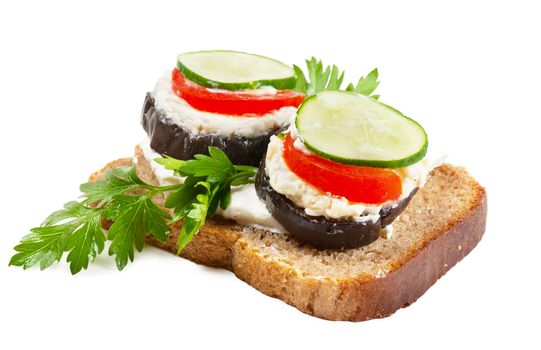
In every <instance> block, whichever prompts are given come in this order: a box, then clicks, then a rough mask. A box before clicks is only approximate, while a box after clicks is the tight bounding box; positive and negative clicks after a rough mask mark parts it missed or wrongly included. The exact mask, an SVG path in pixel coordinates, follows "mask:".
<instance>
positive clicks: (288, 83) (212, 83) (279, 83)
mask: <svg viewBox="0 0 541 350" xmlns="http://www.w3.org/2000/svg"><path fill="white" fill-rule="evenodd" d="M209 52H236V53H243V54H247V55H251V56H258V57H263V58H265V59H270V60H273V61H276V62H278V63H280V64H283V65H285V66H287V65H286V64H285V63H283V62H280V61H278V60H275V59H272V58H269V57H265V56H261V55H255V54H251V53H246V52H241V51H231V50H212V51H209ZM177 68H178V70H179V71H180V72H181V73H182V75H184V76H185V77H186V78H187V79H188V80H191V81H193V82H194V83H197V84H199V85H201V86H205V87H208V88H212V89H224V90H250V89H258V88H260V87H263V86H272V87H273V88H275V89H276V90H286V89H293V88H294V87H295V85H296V82H297V78H296V76H295V73H294V71H293V68H292V69H291V71H292V73H293V74H292V75H291V76H290V77H287V78H282V79H265V80H255V81H249V82H242V83H225V82H220V81H216V80H212V79H207V78H205V77H203V76H201V75H199V74H197V73H195V72H193V71H192V70H190V69H189V68H188V67H186V66H184V65H183V64H182V63H181V62H179V61H178V60H177Z"/></svg>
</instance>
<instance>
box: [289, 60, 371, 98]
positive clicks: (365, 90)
mask: <svg viewBox="0 0 541 350" xmlns="http://www.w3.org/2000/svg"><path fill="white" fill-rule="evenodd" d="M305 62H306V68H307V71H308V79H307V78H306V75H305V74H304V72H303V71H302V69H301V68H300V67H299V66H296V65H293V69H294V71H295V75H296V76H297V82H296V86H295V90H296V91H299V92H302V93H303V94H305V95H306V96H308V97H310V96H313V95H315V94H317V93H318V92H321V91H323V90H340V87H341V86H342V82H343V81H344V75H345V71H342V72H340V69H339V68H338V67H337V66H336V65H334V64H333V65H332V66H325V65H324V64H323V61H322V60H318V59H317V58H315V57H312V58H311V59H309V60H306V61H305ZM379 83H380V82H379V81H378V69H377V68H374V69H373V70H372V71H371V72H370V73H368V74H367V75H366V77H361V78H360V79H359V80H358V81H357V84H355V85H354V84H353V83H350V84H348V85H347V87H346V89H345V90H346V91H352V92H357V93H360V94H363V95H366V96H370V97H372V98H375V99H378V98H379V95H372V93H373V92H374V90H376V88H377V87H378V85H379Z"/></svg>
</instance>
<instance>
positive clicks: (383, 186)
mask: <svg viewBox="0 0 541 350" xmlns="http://www.w3.org/2000/svg"><path fill="white" fill-rule="evenodd" d="M283 157H284V161H285V162H286V164H287V166H288V168H289V169H290V170H291V171H292V172H294V173H295V174H296V175H297V176H299V177H300V178H301V179H303V180H304V181H306V182H308V183H309V184H311V185H313V186H314V187H316V188H317V189H319V190H321V191H323V192H328V193H330V194H332V195H335V196H341V197H345V198H347V199H348V200H349V201H351V202H358V203H365V204H383V203H385V202H387V201H394V200H397V199H398V198H399V197H400V194H402V180H401V178H400V176H399V175H398V174H397V173H395V172H394V171H393V170H391V169H383V168H370V167H363V166H354V165H344V164H339V163H335V162H333V161H331V160H328V159H325V158H321V157H319V156H316V155H313V154H306V153H304V152H303V151H301V150H299V149H298V148H296V147H294V146H293V139H292V138H291V136H290V135H287V136H286V137H285V139H284V151H283Z"/></svg>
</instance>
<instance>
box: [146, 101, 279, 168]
mask: <svg viewBox="0 0 541 350" xmlns="http://www.w3.org/2000/svg"><path fill="white" fill-rule="evenodd" d="M141 124H142V125H143V129H145V131H146V132H147V134H148V136H149V138H150V147H151V148H152V149H153V150H154V151H156V152H158V153H160V154H161V155H167V156H170V157H173V158H176V159H182V160H188V159H192V158H193V156H194V155H196V154H199V153H201V154H208V147H209V146H215V147H218V148H219V149H221V150H223V151H224V152H225V153H226V154H227V156H228V157H229V159H231V161H232V162H233V164H237V165H252V166H258V165H259V163H260V162H261V159H263V157H264V156H265V153H266V152H267V145H268V144H269V139H270V137H271V136H272V135H274V134H275V133H276V132H278V131H279V130H280V128H276V129H272V130H269V131H268V132H267V133H265V134H263V135H260V136H257V137H252V138H248V137H243V136H236V135H233V136H225V135H218V134H209V133H194V132H192V131H190V130H189V129H187V128H185V127H183V126H180V125H177V124H175V123H173V122H172V121H170V120H169V119H168V118H167V116H166V115H165V113H164V112H163V111H161V110H159V109H157V108H156V106H155V104H154V99H153V98H152V96H150V94H149V93H147V95H146V97H145V103H144V105H143V110H142V112H141Z"/></svg>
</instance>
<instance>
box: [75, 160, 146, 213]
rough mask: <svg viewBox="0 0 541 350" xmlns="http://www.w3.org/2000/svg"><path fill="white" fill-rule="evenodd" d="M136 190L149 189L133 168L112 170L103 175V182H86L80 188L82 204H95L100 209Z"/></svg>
mask: <svg viewBox="0 0 541 350" xmlns="http://www.w3.org/2000/svg"><path fill="white" fill-rule="evenodd" d="M137 188H144V189H149V188H150V186H149V185H147V184H145V183H144V182H143V181H141V179H139V177H138V176H137V173H136V171H135V166H131V167H129V168H127V167H119V168H114V169H111V170H109V171H107V173H106V174H105V180H103V181H97V182H87V183H85V184H82V185H81V186H80V190H81V192H83V196H84V197H86V198H85V199H84V200H83V203H84V204H92V203H97V206H98V207H101V206H102V205H103V204H104V203H106V202H109V201H111V199H112V198H113V197H114V196H116V195H119V194H122V193H125V192H127V191H131V190H134V189H137Z"/></svg>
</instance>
